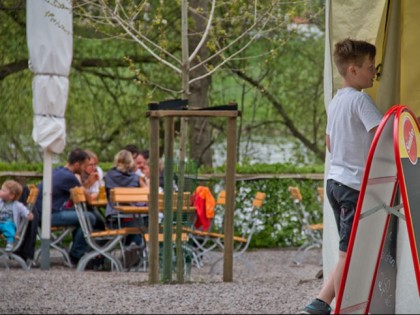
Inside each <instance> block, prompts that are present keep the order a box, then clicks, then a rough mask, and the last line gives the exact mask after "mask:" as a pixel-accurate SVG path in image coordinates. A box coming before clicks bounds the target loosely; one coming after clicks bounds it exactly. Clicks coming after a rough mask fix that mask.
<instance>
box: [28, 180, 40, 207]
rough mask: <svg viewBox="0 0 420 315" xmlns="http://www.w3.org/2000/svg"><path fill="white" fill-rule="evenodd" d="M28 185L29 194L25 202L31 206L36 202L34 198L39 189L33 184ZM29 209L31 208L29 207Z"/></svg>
mask: <svg viewBox="0 0 420 315" xmlns="http://www.w3.org/2000/svg"><path fill="white" fill-rule="evenodd" d="M28 187H29V195H28V198H26V204H27V205H28V208H29V207H33V205H34V204H35V202H36V198H37V197H38V193H39V189H38V187H36V186H35V185H30V186H29V185H28ZM29 210H31V209H29Z"/></svg>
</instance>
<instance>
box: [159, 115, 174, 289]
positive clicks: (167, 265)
mask: <svg viewBox="0 0 420 315" xmlns="http://www.w3.org/2000/svg"><path fill="white" fill-rule="evenodd" d="M164 150H165V169H164V187H163V188H164V200H165V211H164V215H163V233H164V234H163V271H162V281H163V283H169V282H171V281H172V256H173V255H172V230H173V228H172V226H173V223H172V222H173V209H172V208H173V180H174V118H173V117H165V148H164Z"/></svg>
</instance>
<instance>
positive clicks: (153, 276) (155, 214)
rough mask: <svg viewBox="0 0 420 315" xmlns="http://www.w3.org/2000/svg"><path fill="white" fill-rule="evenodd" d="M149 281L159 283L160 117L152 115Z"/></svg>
mask: <svg viewBox="0 0 420 315" xmlns="http://www.w3.org/2000/svg"><path fill="white" fill-rule="evenodd" d="M149 163H150V164H149V165H150V197H149V237H150V240H149V252H150V255H149V283H150V284H157V283H159V206H158V202H159V201H158V200H159V118H158V117H150V161H149Z"/></svg>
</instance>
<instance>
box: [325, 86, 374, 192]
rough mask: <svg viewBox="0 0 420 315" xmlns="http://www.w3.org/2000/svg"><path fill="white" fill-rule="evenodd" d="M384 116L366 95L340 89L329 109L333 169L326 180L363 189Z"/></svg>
mask: <svg viewBox="0 0 420 315" xmlns="http://www.w3.org/2000/svg"><path fill="white" fill-rule="evenodd" d="M381 120H382V114H381V113H380V112H379V110H378V109H377V108H376V106H375V104H374V103H373V101H372V99H371V98H370V97H369V95H367V94H366V93H363V92H361V91H358V90H356V89H353V88H350V87H346V88H343V89H339V90H338V91H337V94H336V95H335V96H334V98H333V99H332V100H331V102H330V104H329V105H328V108H327V135H329V136H330V149H331V152H330V153H331V156H330V170H329V172H328V175H327V178H328V179H334V180H336V181H338V182H340V183H342V184H344V185H346V186H349V187H351V188H353V189H356V190H360V185H361V182H362V179H363V174H364V170H365V165H366V159H367V155H368V152H369V149H370V145H371V143H372V140H373V136H374V134H373V133H371V132H369V131H370V130H371V129H372V128H374V127H376V126H378V125H379V123H380V122H381Z"/></svg>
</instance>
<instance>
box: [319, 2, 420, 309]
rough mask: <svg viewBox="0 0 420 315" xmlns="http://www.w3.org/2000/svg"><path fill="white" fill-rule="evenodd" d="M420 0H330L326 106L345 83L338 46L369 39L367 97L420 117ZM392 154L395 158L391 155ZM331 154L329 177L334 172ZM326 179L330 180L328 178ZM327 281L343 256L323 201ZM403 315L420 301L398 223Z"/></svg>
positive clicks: (398, 302) (402, 226) (399, 293)
mask: <svg viewBox="0 0 420 315" xmlns="http://www.w3.org/2000/svg"><path fill="white" fill-rule="evenodd" d="M419 14H420V1H417V0H401V1H393V0H375V1H365V0H353V1H348V0H328V1H327V2H326V21H327V22H326V37H325V38H326V39H325V65H324V93H325V104H326V105H327V104H328V102H329V101H330V100H331V98H332V96H333V95H334V94H335V91H336V90H337V88H339V87H340V85H341V78H340V77H339V75H338V72H337V71H336V69H335V66H334V64H333V62H332V58H331V56H332V51H333V49H334V44H335V43H336V42H337V41H339V40H341V39H344V38H346V37H351V38H356V39H361V40H367V41H369V42H371V43H373V44H375V46H376V47H377V57H376V63H377V64H382V68H381V76H380V80H379V81H378V82H376V83H375V85H374V87H373V88H371V89H369V90H368V91H366V92H368V93H369V94H370V95H371V96H372V98H373V99H374V100H375V102H376V104H377V105H378V107H379V108H380V109H381V111H382V112H383V113H385V111H386V110H387V109H388V108H390V107H391V106H392V105H395V104H404V105H407V106H408V107H409V108H410V109H412V110H413V111H414V112H415V113H416V114H417V115H420V85H419V84H418V82H419V80H420V67H416V65H417V64H418V56H419V54H420V37H418V35H416V34H417V30H418V29H419V28H420V20H419V19H418V16H419ZM390 154H393V152H392V153H390ZM328 161H329V155H328V152H327V157H326V162H325V174H327V172H328V168H329V162H328ZM325 178H326V177H325ZM324 200H325V202H324V243H323V244H324V246H323V262H324V275H325V277H324V279H326V278H327V277H328V275H329V273H330V271H331V268H332V267H333V266H334V264H335V262H336V259H337V257H338V235H337V230H336V227H335V221H334V217H333V214H332V210H331V207H330V205H329V203H328V199H327V198H324ZM397 266H398V267H397V268H398V271H397V289H396V306H395V307H396V308H395V311H396V313H398V314H409V313H411V314H418V313H419V312H420V298H419V292H418V289H417V283H416V277H415V273H414V267H413V260H412V258H411V249H410V246H409V242H408V235H407V229H406V226H405V222H403V224H399V230H398V240H397Z"/></svg>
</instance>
